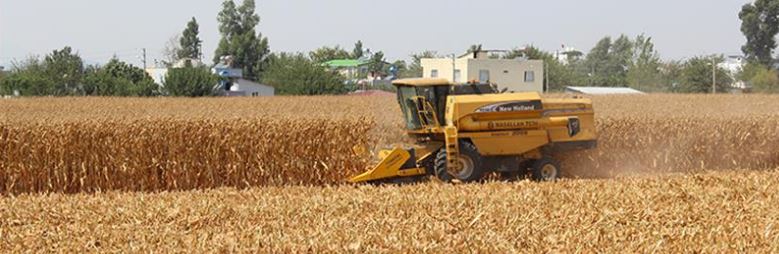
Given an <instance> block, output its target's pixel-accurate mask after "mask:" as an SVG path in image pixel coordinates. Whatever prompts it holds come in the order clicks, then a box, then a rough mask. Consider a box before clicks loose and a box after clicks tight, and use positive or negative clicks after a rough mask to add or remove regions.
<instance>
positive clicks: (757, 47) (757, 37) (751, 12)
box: [738, 0, 779, 66]
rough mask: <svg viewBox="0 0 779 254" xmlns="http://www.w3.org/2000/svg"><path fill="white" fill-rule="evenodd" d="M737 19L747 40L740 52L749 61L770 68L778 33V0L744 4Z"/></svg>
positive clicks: (757, 0) (762, 0) (759, 0)
mask: <svg viewBox="0 0 779 254" xmlns="http://www.w3.org/2000/svg"><path fill="white" fill-rule="evenodd" d="M738 17H739V19H741V32H742V33H743V34H744V36H746V39H747V43H746V45H744V46H743V47H741V50H742V51H743V52H744V54H745V55H746V57H747V59H749V60H750V61H753V62H758V63H760V64H763V65H765V66H770V65H771V64H772V63H773V50H774V49H776V46H777V45H776V35H777V33H779V0H756V1H755V2H754V3H750V4H745V5H744V6H743V7H742V8H741V12H740V13H739V14H738Z"/></svg>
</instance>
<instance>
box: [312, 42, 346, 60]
mask: <svg viewBox="0 0 779 254" xmlns="http://www.w3.org/2000/svg"><path fill="white" fill-rule="evenodd" d="M308 55H309V57H311V60H312V61H314V62H315V63H324V62H327V61H330V60H335V59H348V58H350V55H349V52H347V51H346V50H344V49H342V48H341V47H340V46H335V47H327V46H325V47H321V48H318V49H316V50H314V51H311V52H310V53H308Z"/></svg>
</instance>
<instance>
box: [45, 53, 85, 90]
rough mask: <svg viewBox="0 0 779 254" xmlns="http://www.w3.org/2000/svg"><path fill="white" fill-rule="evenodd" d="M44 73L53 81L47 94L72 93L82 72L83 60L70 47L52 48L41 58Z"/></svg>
mask: <svg viewBox="0 0 779 254" xmlns="http://www.w3.org/2000/svg"><path fill="white" fill-rule="evenodd" d="M43 65H44V69H45V74H46V76H48V78H49V79H50V80H52V81H53V82H54V87H53V89H52V90H51V94H49V95H74V94H77V93H78V91H77V90H78V85H79V83H80V82H81V78H82V75H83V74H84V62H83V61H82V60H81V57H80V56H79V55H78V54H77V53H74V52H73V50H72V49H71V48H70V47H67V46H66V47H64V48H62V49H61V50H54V51H53V52H51V54H48V55H46V57H45V58H44V60H43Z"/></svg>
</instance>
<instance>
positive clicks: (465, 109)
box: [349, 79, 597, 183]
mask: <svg viewBox="0 0 779 254" xmlns="http://www.w3.org/2000/svg"><path fill="white" fill-rule="evenodd" d="M393 85H394V86H396V87H397V90H398V92H397V93H398V103H400V108H401V110H402V111H403V116H404V119H405V124H406V128H407V131H408V134H409V135H410V136H411V137H413V138H415V139H416V140H417V142H416V144H414V145H410V146H408V147H397V148H395V149H393V150H384V151H381V152H380V159H381V162H379V163H378V165H376V166H375V167H373V168H371V169H370V170H368V171H367V172H365V173H362V174H360V175H357V176H354V177H352V178H350V179H349V181H350V182H353V183H360V182H398V181H406V180H417V179H418V178H422V177H425V176H428V175H435V176H436V177H438V178H439V179H441V180H443V181H453V180H459V181H462V182H471V181H478V180H481V179H482V178H483V177H484V176H486V175H487V174H488V173H491V172H495V171H497V172H499V173H500V174H501V175H503V176H507V177H509V176H519V175H525V174H528V173H530V174H531V175H532V178H533V179H534V180H538V181H553V180H556V179H557V178H558V177H559V176H560V166H559V164H558V163H557V162H556V161H555V160H554V159H552V157H551V156H550V155H551V154H553V153H556V152H560V151H565V150H575V149H589V148H593V147H595V146H596V145H597V141H596V139H597V133H596V130H595V120H594V112H593V108H592V102H591V101H590V100H589V99H542V98H541V96H540V95H539V94H538V93H497V92H496V90H495V89H494V88H493V87H492V86H490V85H487V84H465V85H454V84H451V83H449V82H448V81H447V80H445V79H404V80H397V81H395V82H393Z"/></svg>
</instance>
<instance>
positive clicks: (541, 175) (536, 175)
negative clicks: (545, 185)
mask: <svg viewBox="0 0 779 254" xmlns="http://www.w3.org/2000/svg"><path fill="white" fill-rule="evenodd" d="M531 171H532V173H533V180H534V181H538V182H554V181H557V179H558V178H559V177H560V164H559V163H557V162H556V161H555V160H554V159H552V158H550V157H544V158H542V159H540V160H537V161H535V163H533V167H532V168H531Z"/></svg>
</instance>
